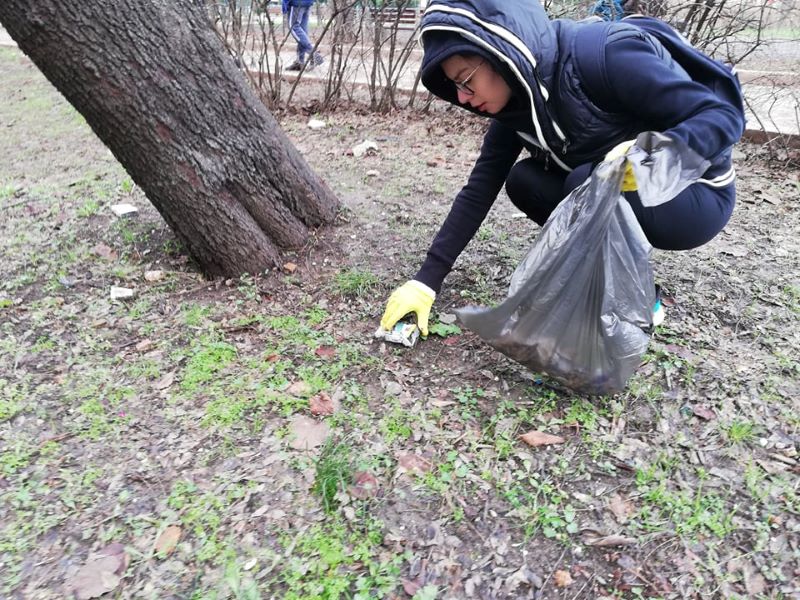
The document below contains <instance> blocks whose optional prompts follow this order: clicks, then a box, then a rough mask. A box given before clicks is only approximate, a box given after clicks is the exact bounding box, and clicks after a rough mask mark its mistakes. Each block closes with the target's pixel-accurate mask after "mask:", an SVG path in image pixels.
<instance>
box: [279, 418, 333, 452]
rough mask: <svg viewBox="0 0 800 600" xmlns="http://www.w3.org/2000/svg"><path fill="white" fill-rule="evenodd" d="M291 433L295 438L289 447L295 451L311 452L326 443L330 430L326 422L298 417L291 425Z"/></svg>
mask: <svg viewBox="0 0 800 600" xmlns="http://www.w3.org/2000/svg"><path fill="white" fill-rule="evenodd" d="M289 431H290V432H291V433H292V437H293V439H292V441H291V442H290V443H289V446H291V447H292V448H294V449H295V450H310V449H311V448H316V447H317V446H320V445H322V443H323V442H325V439H326V438H327V437H328V434H329V433H330V428H329V427H328V426H327V425H326V424H325V423H324V422H321V421H316V420H315V419H312V418H310V417H305V416H303V415H297V416H296V417H295V418H294V419H293V420H292V422H291V423H290V424H289Z"/></svg>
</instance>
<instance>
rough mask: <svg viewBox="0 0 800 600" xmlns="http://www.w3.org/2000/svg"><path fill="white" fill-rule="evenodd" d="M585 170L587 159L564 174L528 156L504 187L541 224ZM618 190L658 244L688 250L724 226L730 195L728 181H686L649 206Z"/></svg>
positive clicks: (581, 179)
mask: <svg viewBox="0 0 800 600" xmlns="http://www.w3.org/2000/svg"><path fill="white" fill-rule="evenodd" d="M591 172H592V165H591V164H588V163H587V164H585V165H581V166H579V167H578V168H576V169H575V170H574V171H572V173H569V174H568V175H564V174H563V173H560V172H554V171H545V170H544V165H543V164H542V163H540V162H537V161H535V160H534V159H531V158H528V159H525V160H521V161H519V162H518V163H517V164H515V165H514V167H513V168H512V169H511V173H509V175H508V178H507V179H506V193H507V194H508V197H509V198H511V202H513V203H514V206H516V207H517V208H518V209H520V210H521V211H522V212H524V213H525V214H526V215H528V218H530V219H532V220H534V221H536V222H537V223H538V224H539V225H544V223H545V221H547V218H548V217H549V216H550V213H551V212H553V209H555V207H556V206H557V205H558V203H559V202H561V200H562V199H564V198H565V197H566V196H567V194H569V193H570V192H571V191H572V190H574V189H575V188H576V187H578V186H579V185H580V184H581V183H583V182H584V181H585V180H586V178H587V177H589V175H590V174H591ZM624 196H625V199H626V200H627V201H628V203H629V204H630V205H631V208H633V213H634V214H635V215H636V219H637V220H638V221H639V224H640V225H641V226H642V230H643V231H644V234H645V236H647V239H648V240H649V241H650V243H651V244H652V245H653V247H654V248H660V249H662V250H688V249H690V248H697V247H698V246H702V245H703V244H705V243H706V242H708V241H710V240H711V239H712V238H713V237H714V236H715V235H717V234H718V233H719V232H720V231H722V228H723V227H725V224H726V223H727V222H728V219H729V218H730V216H731V213H732V212H733V205H734V203H735V201H736V191H735V188H734V186H733V185H728V186H726V187H724V188H712V187H710V186H707V185H704V184H702V183H695V184H693V185H690V186H689V187H688V188H686V189H685V190H683V191H682V192H681V193H680V194H678V195H677V196H676V197H675V198H673V199H672V200H670V201H669V202H666V203H665V204H661V205H659V206H655V207H646V206H642V203H641V201H640V200H639V194H637V193H636V192H626V193H625V194H624Z"/></svg>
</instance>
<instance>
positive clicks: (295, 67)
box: [286, 60, 303, 71]
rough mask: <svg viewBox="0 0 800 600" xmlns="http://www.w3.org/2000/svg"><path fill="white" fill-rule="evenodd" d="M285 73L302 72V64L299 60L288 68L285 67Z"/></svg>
mask: <svg viewBox="0 0 800 600" xmlns="http://www.w3.org/2000/svg"><path fill="white" fill-rule="evenodd" d="M286 70H287V71H302V70H303V63H302V62H300V61H299V60H296V61H294V62H293V63H292V64H290V65H289V66H288V67H286Z"/></svg>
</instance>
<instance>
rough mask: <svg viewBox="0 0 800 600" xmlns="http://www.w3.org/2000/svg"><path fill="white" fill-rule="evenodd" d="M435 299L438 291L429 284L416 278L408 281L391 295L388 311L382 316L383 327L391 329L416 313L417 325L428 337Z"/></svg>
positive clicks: (387, 305) (423, 334) (387, 306)
mask: <svg viewBox="0 0 800 600" xmlns="http://www.w3.org/2000/svg"><path fill="white" fill-rule="evenodd" d="M434 300H436V292H434V291H433V290H432V289H431V288H429V287H428V286H427V285H425V284H424V283H422V282H420V281H416V280H414V279H412V280H411V281H406V282H405V283H404V284H403V285H401V286H400V287H399V288H397V289H396V290H395V291H394V292H392V295H391V296H389V301H388V302H387V303H386V311H385V312H384V313H383V317H382V318H381V327H383V328H384V329H385V330H386V331H391V329H392V327H394V325H395V323H397V322H398V321H399V320H400V319H402V318H403V317H405V316H406V315H407V314H409V313H416V315H417V327H419V330H420V333H422V337H428V318H429V317H430V314H431V306H433V301H434Z"/></svg>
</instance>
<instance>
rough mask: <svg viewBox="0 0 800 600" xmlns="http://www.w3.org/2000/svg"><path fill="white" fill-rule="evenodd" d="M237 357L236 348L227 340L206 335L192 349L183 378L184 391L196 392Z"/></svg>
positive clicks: (182, 386) (182, 387)
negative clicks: (223, 340)
mask: <svg viewBox="0 0 800 600" xmlns="http://www.w3.org/2000/svg"><path fill="white" fill-rule="evenodd" d="M234 358H236V348H234V347H233V346H231V345H230V344H228V343H226V342H220V341H216V340H214V339H213V338H209V337H204V338H202V339H201V340H200V341H199V342H198V343H197V344H196V345H195V346H193V347H192V349H191V357H190V358H189V361H188V362H187V364H186V368H185V369H184V371H183V377H182V379H181V389H182V390H183V391H184V392H187V393H192V392H196V391H197V390H198V389H199V388H200V386H201V385H203V384H205V383H208V382H209V381H211V380H212V379H213V378H214V377H215V376H216V375H217V374H218V373H219V372H220V371H221V370H222V369H224V368H225V367H226V366H227V365H228V364H229V363H230V362H232V361H233V359H234Z"/></svg>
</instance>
